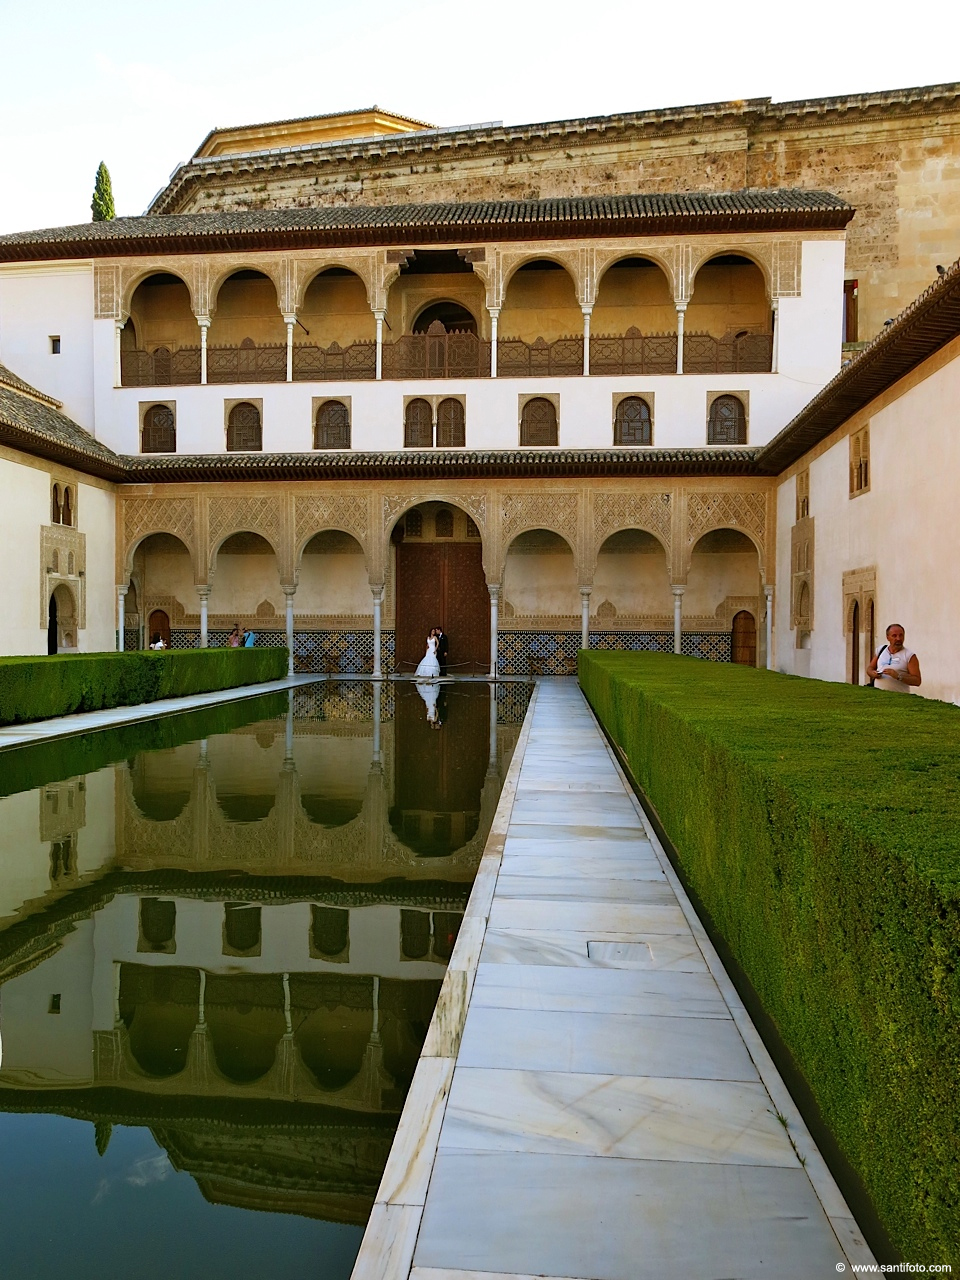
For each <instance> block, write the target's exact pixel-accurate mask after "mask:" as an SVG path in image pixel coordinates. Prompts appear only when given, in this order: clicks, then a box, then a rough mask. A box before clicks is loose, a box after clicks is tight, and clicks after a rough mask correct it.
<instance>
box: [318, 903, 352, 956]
mask: <svg viewBox="0 0 960 1280" xmlns="http://www.w3.org/2000/svg"><path fill="white" fill-rule="evenodd" d="M310 913H311V915H312V917H313V919H312V922H311V941H312V942H313V948H314V950H315V951H317V952H319V954H320V955H322V956H339V955H342V954H343V952H344V951H346V949H347V947H348V946H349V945H350V912H349V911H347V910H346V909H345V908H343V907H318V906H315V905H313V906H311V907H310Z"/></svg>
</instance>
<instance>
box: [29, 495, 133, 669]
mask: <svg viewBox="0 0 960 1280" xmlns="http://www.w3.org/2000/svg"><path fill="white" fill-rule="evenodd" d="M116 505H117V504H116V496H115V493H114V491H113V490H112V489H100V488H97V487H95V486H94V485H90V484H83V483H82V482H81V483H80V485H79V487H78V493H77V528H78V529H79V530H80V531H81V532H82V533H84V534H85V535H86V539H87V588H86V591H87V625H86V627H85V629H84V630H83V631H81V632H80V634H79V648H80V651H81V652H82V653H103V652H106V651H107V650H109V649H115V648H116V647H117V592H116V586H115V583H114V576H115V573H114V562H115V559H116V552H115V547H116V540H117V522H116ZM48 519H49V516H48ZM41 639H42V640H43V645H44V647H43V649H42V650H41V652H43V653H45V652H46V632H44V633H43V635H42V637H41Z"/></svg>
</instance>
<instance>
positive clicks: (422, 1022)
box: [380, 978, 440, 1093]
mask: <svg viewBox="0 0 960 1280" xmlns="http://www.w3.org/2000/svg"><path fill="white" fill-rule="evenodd" d="M439 994H440V983H439V982H438V981H435V980H431V979H429V978H426V979H420V980H417V981H410V980H409V979H408V980H407V981H398V980H397V979H396V978H383V979H381V981H380V1015H381V1028H380V1038H381V1040H382V1042H383V1065H384V1066H385V1067H386V1069H387V1071H389V1073H390V1075H391V1076H392V1077H393V1080H394V1083H395V1084H396V1086H397V1088H398V1089H399V1090H401V1092H402V1093H406V1091H407V1089H408V1088H409V1087H410V1082H411V1080H412V1079H413V1073H414V1071H415V1070H416V1067H417V1062H418V1060H419V1058H420V1052H421V1050H422V1048H423V1042H424V1040H425V1039H426V1036H427V1028H428V1027H429V1025H430V1019H431V1017H432V1016H433V1010H434V1008H435V1006H436V1003H437V997H438V996H439Z"/></svg>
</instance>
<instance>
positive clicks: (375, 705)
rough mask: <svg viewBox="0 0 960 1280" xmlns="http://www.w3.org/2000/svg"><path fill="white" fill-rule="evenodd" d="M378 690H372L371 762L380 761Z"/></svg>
mask: <svg viewBox="0 0 960 1280" xmlns="http://www.w3.org/2000/svg"><path fill="white" fill-rule="evenodd" d="M380 715H381V712H380V690H379V689H374V691H373V763H374V764H375V765H378V764H379V763H380Z"/></svg>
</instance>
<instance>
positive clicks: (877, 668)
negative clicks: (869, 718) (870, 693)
mask: <svg viewBox="0 0 960 1280" xmlns="http://www.w3.org/2000/svg"><path fill="white" fill-rule="evenodd" d="M905 639H906V634H905V632H904V630H903V627H901V625H900V623H899V622H891V624H890V626H889V627H887V643H886V644H885V645H883V646H882V647H881V648H880V649H879V650H878V651H877V652H876V653H875V654H874V655H873V657H872V658H871V659H870V664H869V666H868V667H867V676H868V677H869V678H870V679H871V680H873V681H874V682H875V683H874V688H875V689H883V690H884V691H885V692H886V693H909V692H910V688H911V686H913V687H915V688H919V686H920V660H919V658H918V657H917V655H916V654H915V653H914V652H913V651H912V650H911V649H907V648H906V647H905V645H904V640H905Z"/></svg>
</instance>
